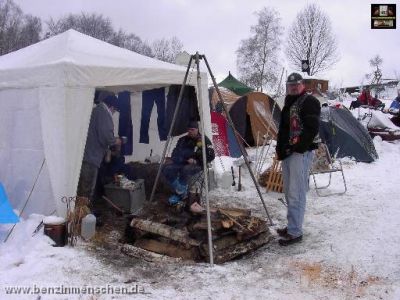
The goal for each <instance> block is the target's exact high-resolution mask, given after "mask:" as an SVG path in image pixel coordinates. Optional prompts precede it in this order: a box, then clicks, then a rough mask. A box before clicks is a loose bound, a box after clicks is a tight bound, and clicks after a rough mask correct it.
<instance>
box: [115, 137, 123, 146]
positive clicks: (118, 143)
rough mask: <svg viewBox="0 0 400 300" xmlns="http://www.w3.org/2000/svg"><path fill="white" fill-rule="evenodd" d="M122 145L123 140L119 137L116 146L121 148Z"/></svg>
mask: <svg viewBox="0 0 400 300" xmlns="http://www.w3.org/2000/svg"><path fill="white" fill-rule="evenodd" d="M121 144H122V140H121V139H120V138H119V137H117V138H116V139H115V145H118V146H121Z"/></svg>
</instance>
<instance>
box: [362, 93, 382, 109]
mask: <svg viewBox="0 0 400 300" xmlns="http://www.w3.org/2000/svg"><path fill="white" fill-rule="evenodd" d="M358 101H359V102H361V104H362V105H369V106H378V105H379V104H381V103H382V102H381V101H380V100H378V99H376V98H373V97H372V96H371V92H370V91H368V92H367V91H365V90H364V91H362V92H361V95H360V96H359V97H358Z"/></svg>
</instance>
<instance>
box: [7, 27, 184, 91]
mask: <svg viewBox="0 0 400 300" xmlns="http://www.w3.org/2000/svg"><path fill="white" fill-rule="evenodd" d="M183 72H185V68H183V67H182V66H178V65H175V64H170V63H166V62H162V61H159V60H156V59H153V58H150V57H146V56H143V55H140V54H138V53H135V52H133V51H130V50H127V49H123V48H119V47H117V46H114V45H111V44H108V43H106V42H103V41H100V40H97V39H95V38H92V37H90V36H87V35H85V34H82V33H79V32H77V31H75V30H72V29H71V30H68V31H66V32H64V33H62V34H59V35H57V36H54V37H51V38H49V39H46V40H43V41H41V42H39V43H37V44H34V45H31V46H29V47H26V48H23V49H20V50H18V51H15V52H12V53H9V54H6V55H3V56H1V57H0V88H5V87H25V86H37V85H38V86H41V85H46V86H60V85H65V86H75V85H76V86H111V85H140V84H181V83H182V78H183V77H182V73H183ZM32 75H34V76H32Z"/></svg>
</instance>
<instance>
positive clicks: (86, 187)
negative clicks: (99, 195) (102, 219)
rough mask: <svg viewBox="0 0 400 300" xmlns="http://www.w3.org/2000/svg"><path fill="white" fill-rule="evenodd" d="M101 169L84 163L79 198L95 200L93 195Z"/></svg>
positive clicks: (79, 184) (78, 192) (78, 191)
mask: <svg viewBox="0 0 400 300" xmlns="http://www.w3.org/2000/svg"><path fill="white" fill-rule="evenodd" d="M98 171H99V168H97V167H96V166H94V165H92V164H89V163H87V162H82V167H81V175H80V177H79V183H78V190H77V192H76V195H77V196H80V197H87V198H89V200H93V199H92V197H93V193H94V189H95V187H96V181H97V173H98Z"/></svg>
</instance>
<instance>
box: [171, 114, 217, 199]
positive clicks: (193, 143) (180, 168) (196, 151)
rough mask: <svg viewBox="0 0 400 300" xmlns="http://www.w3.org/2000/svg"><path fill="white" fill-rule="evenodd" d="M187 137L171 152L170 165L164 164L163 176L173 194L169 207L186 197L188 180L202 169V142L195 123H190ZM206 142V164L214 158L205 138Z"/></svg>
mask: <svg viewBox="0 0 400 300" xmlns="http://www.w3.org/2000/svg"><path fill="white" fill-rule="evenodd" d="M187 132H188V133H187V135H185V136H183V137H181V138H180V139H179V140H178V143H177V144H176V146H175V148H174V150H173V151H172V156H171V159H172V163H169V164H166V165H165V166H164V168H163V174H164V176H165V178H166V179H167V181H168V182H169V184H170V186H171V187H172V189H173V190H174V191H175V194H174V195H172V196H171V197H170V198H169V199H168V201H169V203H170V204H171V205H173V204H177V203H178V202H180V201H181V200H182V199H184V198H185V197H186V194H187V184H188V180H189V178H190V177H191V176H193V175H194V174H196V173H198V172H200V171H201V170H202V169H203V154H202V141H201V135H200V133H199V128H198V123H197V121H191V122H190V123H189V125H188V128H187ZM204 138H205V142H206V159H207V163H208V162H211V161H213V160H214V158H215V152H214V149H213V147H212V144H211V141H210V140H209V138H208V137H207V136H205V137H204Z"/></svg>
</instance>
